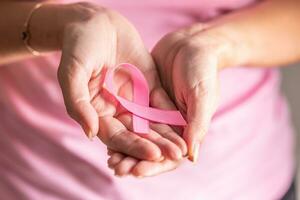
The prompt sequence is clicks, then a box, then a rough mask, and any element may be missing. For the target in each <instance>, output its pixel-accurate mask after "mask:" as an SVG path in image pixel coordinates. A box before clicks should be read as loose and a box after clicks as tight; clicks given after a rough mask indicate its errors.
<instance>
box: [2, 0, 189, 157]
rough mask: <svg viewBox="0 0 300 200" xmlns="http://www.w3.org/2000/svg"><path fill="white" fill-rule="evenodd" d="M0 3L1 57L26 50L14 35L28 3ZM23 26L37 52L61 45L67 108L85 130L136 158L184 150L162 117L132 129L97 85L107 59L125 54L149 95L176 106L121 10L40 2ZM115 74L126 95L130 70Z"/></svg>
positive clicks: (60, 76) (172, 154) (154, 102)
mask: <svg viewBox="0 0 300 200" xmlns="http://www.w3.org/2000/svg"><path fill="white" fill-rule="evenodd" d="M1 4H2V5H1V6H0V13H1V14H0V15H2V16H5V17H2V16H1V17H0V18H1V19H0V20H1V21H0V32H1V34H2V36H1V39H0V43H1V47H0V57H1V61H0V62H1V63H2V64H4V63H9V62H12V61H16V60H20V59H24V58H29V57H31V56H32V55H31V54H30V52H28V51H27V49H26V48H25V45H24V43H23V41H22V40H21V38H20V36H21V31H22V26H23V24H24V21H25V19H26V16H27V15H28V13H29V11H30V10H31V9H32V7H33V6H34V3H22V2H3V3H1ZM14 13H19V14H18V15H15V14H14ZM4 18H5V20H4ZM44 24H47V26H45V25H44ZM29 30H30V33H31V38H30V40H29V43H30V45H31V46H32V48H34V49H35V50H37V51H39V52H41V53H42V54H46V53H48V52H52V51H55V50H61V51H62V56H61V60H60V65H59V67H58V72H57V75H58V81H59V84H60V86H61V89H62V94H63V97H64V103H65V105H66V110H67V112H68V114H69V115H70V116H71V117H72V118H73V119H74V120H76V121H77V122H78V123H79V124H80V125H81V126H82V128H83V130H84V132H85V133H86V134H87V136H88V137H89V138H93V137H94V136H96V135H97V136H98V137H99V138H100V139H101V141H102V142H103V143H104V144H106V145H107V147H108V148H110V149H113V150H115V151H118V152H122V153H124V154H126V155H131V156H133V157H135V158H138V159H145V160H152V161H155V160H161V159H163V158H169V159H172V160H179V159H181V158H182V157H183V155H185V154H186V149H187V148H186V144H185V142H184V140H183V139H182V137H181V136H180V135H178V133H176V132H175V131H173V129H172V128H171V127H170V126H168V125H166V124H154V123H150V129H151V130H150V132H149V134H145V135H139V134H135V133H133V132H132V131H131V130H132V128H131V127H130V125H131V115H130V114H129V113H128V112H125V111H124V109H122V108H121V107H120V106H117V104H116V102H115V101H113V99H111V97H110V96H109V94H108V93H107V92H106V90H105V89H103V88H102V83H103V75H104V72H105V70H106V69H107V68H108V67H114V66H115V65H117V64H119V63H124V62H129V63H132V64H134V65H136V66H138V67H139V69H140V70H141V71H142V72H143V73H144V75H145V78H146V79H147V81H148V84H149V89H150V103H151V104H152V105H156V107H158V108H160V104H159V103H158V102H157V101H163V102H166V104H167V105H168V107H171V108H175V106H174V105H173V103H172V101H171V100H170V99H169V97H168V95H167V94H166V92H165V91H164V90H163V89H162V87H161V84H160V81H159V77H158V73H157V70H156V68H155V65H154V61H153V59H152V56H151V55H150V52H148V51H147V50H146V48H145V46H144V44H143V42H142V40H141V38H140V36H139V34H138V32H137V31H136V29H135V28H134V27H133V25H132V24H131V23H130V22H128V21H127V20H126V19H125V18H124V17H123V16H121V15H120V14H118V13H117V12H115V11H112V10H110V9H107V8H103V7H101V6H99V5H96V4H91V3H76V4H68V5H62V4H45V5H43V6H42V7H40V8H38V9H37V10H35V11H34V13H33V15H32V18H31V20H30V26H29ZM2 44H3V45H2ZM115 81H116V85H117V88H118V92H119V94H120V95H122V96H125V97H126V98H129V99H130V98H131V96H132V90H131V85H130V84H129V83H130V82H129V81H128V77H126V75H125V74H123V75H122V74H121V75H118V76H117V78H116V80H115Z"/></svg>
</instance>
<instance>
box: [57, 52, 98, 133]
mask: <svg viewBox="0 0 300 200" xmlns="http://www.w3.org/2000/svg"><path fill="white" fill-rule="evenodd" d="M85 68H86V66H84V64H83V63H80V62H78V60H76V59H74V58H65V57H64V56H62V59H61V62H60V65H59V69H58V72H57V77H58V81H59V84H60V87H61V89H62V94H63V98H64V103H65V106H66V109H67V112H68V114H69V115H70V117H72V118H73V119H74V120H75V121H77V122H78V123H79V124H80V125H81V126H82V128H83V130H84V132H85V133H86V135H87V136H88V137H89V138H90V139H91V138H92V137H94V136H96V135H97V133H98V129H99V124H98V123H99V120H98V115H97V112H96V110H95V109H94V107H93V106H92V104H91V102H90V101H91V97H90V94H89V88H88V83H89V80H90V76H91V75H90V74H88V72H87V70H85Z"/></svg>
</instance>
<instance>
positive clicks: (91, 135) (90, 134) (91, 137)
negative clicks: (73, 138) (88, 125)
mask: <svg viewBox="0 0 300 200" xmlns="http://www.w3.org/2000/svg"><path fill="white" fill-rule="evenodd" d="M87 136H88V138H89V139H90V140H91V141H93V138H94V135H93V133H92V131H88V133H87Z"/></svg>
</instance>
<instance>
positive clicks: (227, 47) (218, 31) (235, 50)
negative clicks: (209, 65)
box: [204, 25, 247, 70]
mask: <svg viewBox="0 0 300 200" xmlns="http://www.w3.org/2000/svg"><path fill="white" fill-rule="evenodd" d="M204 34H207V35H211V36H213V38H214V43H215V47H214V48H215V50H214V51H215V52H216V56H217V58H218V68H219V70H222V69H225V68H229V67H235V66H239V65H243V64H245V63H246V55H247V53H246V52H247V50H246V49H247V48H246V46H247V45H246V42H240V41H241V40H240V37H239V34H238V33H237V32H236V31H235V30H232V29H230V28H229V27H226V26H225V25H224V26H215V27H211V28H209V29H207V30H206V31H205V33H204Z"/></svg>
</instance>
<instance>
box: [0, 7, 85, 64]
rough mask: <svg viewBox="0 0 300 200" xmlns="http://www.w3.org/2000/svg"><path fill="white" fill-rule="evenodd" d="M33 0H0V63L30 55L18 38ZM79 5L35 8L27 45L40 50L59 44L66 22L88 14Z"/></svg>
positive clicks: (20, 38)
mask: <svg viewBox="0 0 300 200" xmlns="http://www.w3.org/2000/svg"><path fill="white" fill-rule="evenodd" d="M35 4H36V3H34V2H33V3H32V2H27V3H26V2H25V3H23V2H5V3H4V2H3V3H0V33H1V37H0V58H1V59H0V64H3V63H7V62H12V61H16V60H18V59H22V58H26V57H30V56H32V54H31V52H30V51H28V49H27V48H26V46H25V45H24V41H23V40H22V31H23V29H24V23H25V21H26V18H27V17H28V14H29V13H30V10H31V9H32V8H33V7H34V5H35ZM86 11H88V9H84V7H83V6H81V7H80V8H79V6H77V7H76V6H74V5H70V4H69V5H63V4H44V5H43V6H42V7H40V8H38V9H36V10H35V11H34V12H33V14H32V16H31V19H30V23H29V26H28V29H29V32H30V39H29V45H30V46H31V47H32V48H33V49H35V50H37V51H39V52H42V53H47V52H51V51H57V50H60V49H61V46H62V38H61V37H62V34H63V30H64V27H65V26H66V24H69V23H72V22H74V21H76V20H80V18H85V17H87V15H88V12H86Z"/></svg>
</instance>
